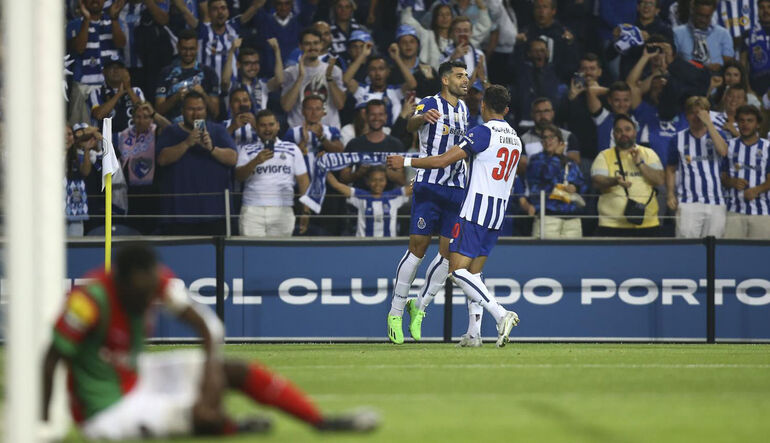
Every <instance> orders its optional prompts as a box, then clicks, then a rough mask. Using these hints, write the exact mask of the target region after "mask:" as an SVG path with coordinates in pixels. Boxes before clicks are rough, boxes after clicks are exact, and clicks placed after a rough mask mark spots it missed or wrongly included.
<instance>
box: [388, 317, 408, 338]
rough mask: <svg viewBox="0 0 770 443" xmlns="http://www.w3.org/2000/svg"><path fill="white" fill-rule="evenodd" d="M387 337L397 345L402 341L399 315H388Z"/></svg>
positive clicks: (402, 330)
mask: <svg viewBox="0 0 770 443" xmlns="http://www.w3.org/2000/svg"><path fill="white" fill-rule="evenodd" d="M388 338H389V339H390V341H392V342H393V343H394V344H397V345H400V344H403V343H404V329H403V327H402V326H401V317H398V316H395V315H389V316H388Z"/></svg>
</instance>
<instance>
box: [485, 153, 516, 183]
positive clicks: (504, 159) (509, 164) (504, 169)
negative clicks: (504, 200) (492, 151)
mask: <svg viewBox="0 0 770 443" xmlns="http://www.w3.org/2000/svg"><path fill="white" fill-rule="evenodd" d="M497 158H499V159H501V160H500V166H498V167H496V168H495V169H493V170H492V178H493V179H495V180H505V181H508V179H509V178H511V171H513V168H514V167H516V164H517V163H519V151H518V150H516V149H512V150H510V149H508V148H506V147H502V148H500V149H499V150H498V151H497Z"/></svg>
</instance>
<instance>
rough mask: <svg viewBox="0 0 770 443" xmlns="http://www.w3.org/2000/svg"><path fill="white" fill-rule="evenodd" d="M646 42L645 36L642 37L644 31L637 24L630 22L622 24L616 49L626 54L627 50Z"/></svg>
mask: <svg viewBox="0 0 770 443" xmlns="http://www.w3.org/2000/svg"><path fill="white" fill-rule="evenodd" d="M643 44H644V37H642V31H641V29H639V28H638V27H636V26H633V25H629V24H622V25H620V35H619V36H618V40H617V41H616V42H615V49H617V50H618V52H619V53H621V54H625V53H626V51H628V50H629V49H631V48H633V47H635V46H641V45H643Z"/></svg>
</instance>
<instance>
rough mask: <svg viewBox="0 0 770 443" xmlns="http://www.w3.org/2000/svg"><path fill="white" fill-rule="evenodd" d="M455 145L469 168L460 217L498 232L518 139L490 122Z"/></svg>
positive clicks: (501, 124) (496, 122)
mask: <svg viewBox="0 0 770 443" xmlns="http://www.w3.org/2000/svg"><path fill="white" fill-rule="evenodd" d="M459 146H460V147H461V148H462V149H463V151H465V152H466V153H467V154H468V159H469V162H470V165H471V166H470V172H469V173H468V188H467V190H466V194H465V200H464V201H463V206H462V208H461V209H460V218H462V219H464V220H468V221H469V222H472V223H476V224H477V225H479V226H483V227H485V228H488V229H494V230H499V229H500V227H501V226H502V225H503V219H504V218H505V210H506V208H507V207H508V198H509V197H510V195H511V189H512V188H513V182H514V179H515V178H516V168H517V166H518V164H519V159H520V158H521V150H522V144H521V140H520V139H519V137H518V135H516V131H515V130H514V129H513V128H511V126H510V125H509V124H508V123H507V122H506V121H504V120H490V121H488V122H486V123H484V124H483V125H481V126H477V127H475V128H473V129H472V130H471V131H470V132H468V136H467V137H465V138H464V139H463V141H462V142H461V143H460V145H459Z"/></svg>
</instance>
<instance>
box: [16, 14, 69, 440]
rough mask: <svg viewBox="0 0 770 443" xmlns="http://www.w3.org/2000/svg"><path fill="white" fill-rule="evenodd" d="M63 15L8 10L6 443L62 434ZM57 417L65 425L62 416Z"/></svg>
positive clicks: (45, 438)
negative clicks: (46, 409)
mask: <svg viewBox="0 0 770 443" xmlns="http://www.w3.org/2000/svg"><path fill="white" fill-rule="evenodd" d="M63 7H64V3H63V2H62V1H61V0H30V1H26V0H25V1H19V0H4V1H3V27H4V34H3V46H4V47H3V48H2V49H3V68H4V84H3V90H4V91H3V92H4V94H5V103H4V108H3V117H4V120H5V126H4V144H5V152H6V161H5V165H4V167H5V168H4V169H5V182H4V184H3V186H4V194H5V195H4V204H5V208H4V209H5V211H4V214H5V238H6V244H5V248H4V249H5V250H4V253H5V278H6V279H7V280H6V281H7V293H8V296H9V299H8V304H7V305H6V310H5V334H4V336H5V343H6V346H5V353H6V357H5V392H6V396H5V405H4V409H5V426H4V428H5V430H4V434H5V435H4V437H5V441H9V442H38V441H45V440H47V439H50V438H52V437H55V434H59V435H61V434H60V432H62V430H61V429H60V428H61V427H62V424H61V423H62V422H61V418H59V419H58V422H59V425H58V426H50V427H48V426H43V425H42V423H41V422H40V411H41V409H40V408H41V395H42V394H41V391H42V389H41V384H42V383H41V380H42V370H41V369H42V357H43V351H44V349H45V347H46V346H47V345H48V343H49V340H50V336H51V323H52V321H53V318H54V316H55V314H56V312H57V311H58V310H59V309H60V308H61V302H62V297H63V288H64V286H63V282H64V277H65V275H64V269H65V258H64V241H65V238H64V202H63V200H64V189H63V180H64V140H63V137H64V99H63V96H62V77H63V74H62V71H63V61H62V60H63V55H64V52H63V51H64V29H63V26H64V25H65V21H64V11H63ZM59 388H60V389H59V391H60V392H59V393H58V394H59V395H60V394H61V393H62V391H63V387H62V386H61V383H59ZM61 401H62V399H59V402H61ZM60 405H61V403H60ZM54 409H55V410H53V411H52V412H53V413H54V416H56V414H58V415H59V417H61V415H62V411H61V409H62V407H61V406H58V407H55V408H54ZM56 421H57V420H52V422H56ZM64 427H65V429H66V425H65V426H64ZM53 428H59V429H58V430H53Z"/></svg>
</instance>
